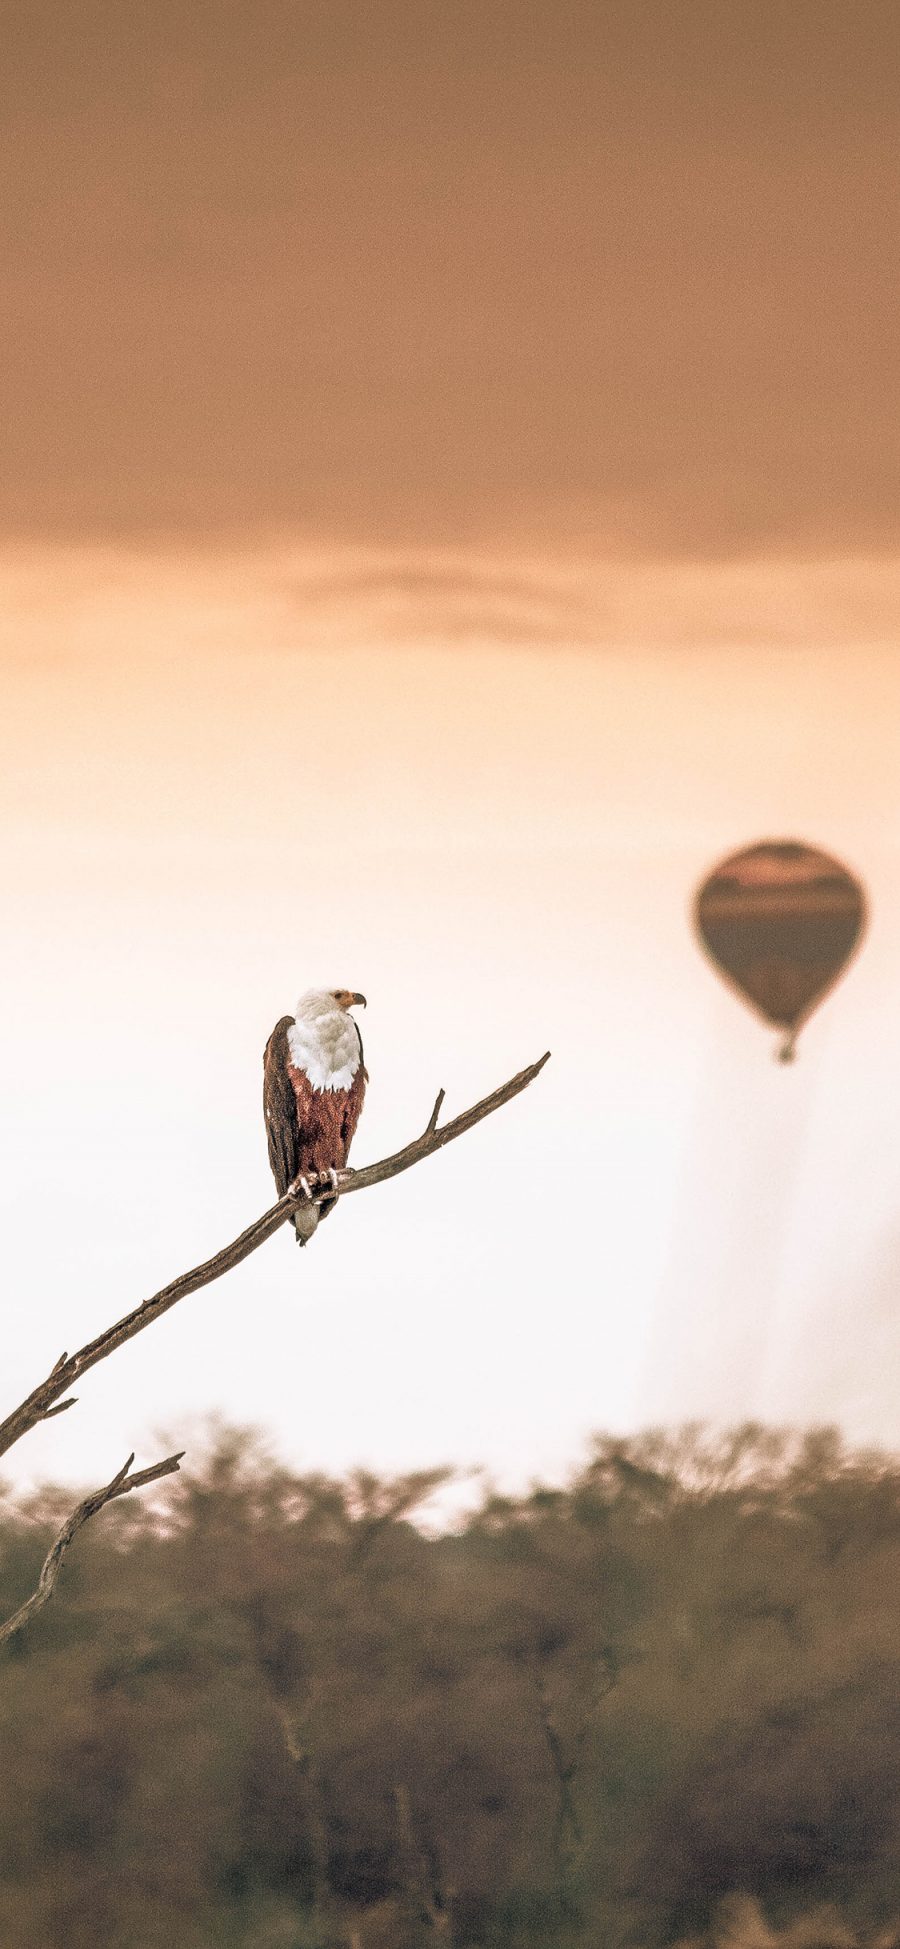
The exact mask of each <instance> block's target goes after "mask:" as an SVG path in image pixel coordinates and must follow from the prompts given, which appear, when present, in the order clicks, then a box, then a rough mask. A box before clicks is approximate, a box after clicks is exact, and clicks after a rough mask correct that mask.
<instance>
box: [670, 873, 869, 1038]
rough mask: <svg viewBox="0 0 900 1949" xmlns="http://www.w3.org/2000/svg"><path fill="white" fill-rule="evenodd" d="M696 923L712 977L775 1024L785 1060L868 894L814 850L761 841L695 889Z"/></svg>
mask: <svg viewBox="0 0 900 1949" xmlns="http://www.w3.org/2000/svg"><path fill="white" fill-rule="evenodd" d="M694 920H695V925H696V928H697V932H698V934H699V936H700V940H701V942H702V944H703V946H704V948H705V949H706V952H707V954H708V955H709V957H710V960H711V961H712V962H713V965H714V966H715V968H716V969H717V970H718V973H719V974H720V975H722V976H723V977H724V979H725V980H726V981H727V982H729V983H730V985H731V987H732V988H736V989H737V991H738V994H740V995H741V996H743V999H744V1001H746V1002H749V1004H750V1007H751V1008H754V1009H755V1010H756V1012H757V1014H758V1015H761V1016H762V1017H763V1019H764V1021H766V1022H771V1023H772V1025H773V1027H775V1028H778V1029H781V1030H782V1031H783V1032H784V1041H783V1042H782V1044H781V1047H780V1049H779V1051H778V1055H779V1059H780V1061H781V1062H791V1061H792V1059H793V1056H794V1053H795V1043H796V1039H797V1035H798V1033H799V1031H800V1029H801V1028H802V1026H803V1023H804V1022H805V1021H806V1020H807V1018H808V1017H809V1016H810V1015H811V1014H812V1012H813V1009H814V1008H816V1007H818V1004H819V1002H820V1001H821V1000H822V998H823V996H825V995H827V993H828V991H829V989H830V988H833V987H834V984H835V982H836V981H838V980H839V979H840V976H841V975H842V974H843V971H844V969H845V968H846V966H847V963H848V961H849V960H850V957H851V955H852V954H853V953H854V951H855V949H856V948H857V947H858V946H859V942H860V939H861V936H862V932H863V929H864V927H865V922H866V897H865V894H864V892H863V889H862V887H861V886H860V884H859V881H858V880H856V879H854V877H853V874H852V873H849V872H848V871H847V868H846V866H842V865H841V863H840V861H839V860H836V859H831V858H830V857H829V855H828V854H827V853H822V852H820V851H819V849H818V847H816V846H804V845H802V844H801V842H800V841H799V840H794V839H778V840H772V839H769V840H764V841H762V842H761V843H760V844H759V845H757V846H747V847H745V848H744V850H743V851H742V852H739V853H732V854H731V855H730V856H729V858H728V859H724V860H722V862H721V864H720V865H719V866H716V867H714V869H713V871H712V873H711V874H710V875H709V878H708V879H706V880H704V882H703V885H702V886H701V887H700V888H699V889H698V891H697V894H696V897H695V901H694Z"/></svg>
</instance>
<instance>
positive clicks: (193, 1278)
mask: <svg viewBox="0 0 900 1949" xmlns="http://www.w3.org/2000/svg"><path fill="white" fill-rule="evenodd" d="M548 1060H549V1050H548V1052H547V1055H544V1056H542V1057H541V1059H540V1061H539V1062H535V1063H531V1065H530V1066H529V1068H528V1069H522V1070H520V1071H519V1073H518V1075H517V1076H512V1077H510V1080H509V1082H508V1083H502V1084H501V1086H500V1088H499V1089H496V1090H492V1091H491V1094H490V1096H485V1097H482V1099H481V1101H480V1103H475V1104H473V1106H472V1108H471V1109H470V1110H464V1111H463V1112H462V1114H461V1115H460V1116H458V1117H452V1118H451V1119H450V1122H449V1123H445V1124H443V1125H441V1126H439V1125H438V1121H437V1119H438V1116H439V1114H440V1109H441V1104H442V1102H443V1097H444V1092H443V1090H441V1091H440V1093H439V1095H438V1098H437V1101H436V1103H435V1106H434V1109H433V1110H432V1113H431V1116H430V1117H429V1119H428V1123H427V1124H426V1126H425V1129H424V1131H423V1132H422V1135H421V1137H416V1138H414V1139H413V1141H412V1143H410V1144H407V1145H405V1147H404V1149H403V1150H398V1151H394V1153H393V1155H392V1156H390V1157H383V1158H381V1160H380V1161H379V1162H378V1163H377V1164H367V1165H365V1166H364V1167H363V1169H362V1170H360V1171H351V1170H344V1171H339V1172H338V1173H337V1184H336V1186H333V1185H332V1183H331V1182H330V1181H326V1182H325V1183H323V1184H321V1185H320V1186H319V1187H318V1188H317V1189H316V1190H314V1192H313V1201H314V1202H315V1203H316V1204H321V1203H322V1201H323V1199H325V1198H327V1199H329V1200H330V1199H332V1198H333V1197H334V1195H335V1190H336V1191H337V1192H338V1194H339V1195H340V1196H343V1197H346V1196H347V1195H348V1193H349V1192H351V1191H367V1190H368V1189H369V1187H370V1185H373V1184H383V1183H384V1182H385V1181H386V1179H387V1178H392V1177H397V1176H398V1175H399V1173H400V1172H401V1171H408V1170H410V1169H411V1167H412V1165H413V1164H419V1163H421V1162H422V1160H423V1159H424V1158H426V1157H430V1156H431V1155H432V1154H433V1152H434V1151H438V1150H442V1149H443V1147H444V1145H445V1144H450V1143H452V1142H453V1141H454V1139H455V1138H456V1137H462V1136H463V1135H464V1133H465V1132H466V1131H467V1130H472V1129H473V1128H474V1126H475V1124H476V1123H481V1121H482V1119H483V1118H484V1117H489V1116H491V1115H492V1113H493V1111H494V1110H499V1109H501V1108H502V1106H503V1104H504V1103H511V1102H512V1099H513V1097H515V1096H519V1095H520V1094H521V1092H522V1090H524V1089H527V1088H528V1085H529V1083H533V1082H534V1079H535V1077H536V1076H538V1075H540V1072H541V1070H542V1069H543V1067H544V1064H545V1063H546V1062H547V1061H548ZM301 1195H302V1193H301V1192H300V1191H299V1190H298V1191H293V1190H290V1189H289V1190H288V1191H287V1192H286V1193H285V1195H284V1197H283V1198H279V1200H278V1203H277V1204H276V1205H272V1206H271V1207H270V1209H269V1210H268V1211H264V1212H263V1214H262V1217H261V1218H257V1219H256V1220H255V1221H254V1223H253V1224H252V1225H248V1227H247V1230H246V1231H245V1232H242V1233H241V1235H240V1237H239V1238H236V1239H235V1240H234V1241H233V1243H232V1244H231V1245H226V1246H225V1247H224V1248H223V1250H222V1251H221V1252H217V1253H216V1254H215V1256H214V1257H213V1258H211V1259H207V1260H205V1262H204V1263H203V1265H199V1266H194V1268H193V1270H192V1271H190V1272H183V1273H182V1274H181V1275H180V1277H179V1278H177V1279H173V1280H172V1282H171V1284H170V1285H168V1286H163V1287H162V1289H161V1290H160V1291H159V1292H158V1293H154V1294H153V1295H152V1297H151V1298H150V1299H145V1300H143V1301H142V1303H141V1305H140V1306H136V1307H135V1308H134V1310H133V1312H131V1313H126V1315H125V1317H124V1319H121V1320H118V1321H117V1322H116V1324H115V1325H114V1326H110V1327H107V1328H106V1330H105V1332H103V1333H100V1334H98V1336H97V1338H96V1339H95V1340H89V1341H88V1342H87V1345H86V1346H83V1347H81V1348H80V1349H79V1351H78V1353H74V1354H72V1355H71V1357H70V1356H69V1355H68V1354H61V1355H60V1358H59V1359H58V1360H57V1362H56V1364H55V1366H54V1367H53V1368H52V1369H51V1371H50V1373H49V1374H48V1376H47V1378H46V1380H44V1381H41V1383H40V1385H39V1386H38V1387H36V1388H34V1389H33V1390H32V1392H31V1393H30V1394H29V1395H28V1396H27V1397H26V1399H25V1400H24V1401H22V1402H21V1403H20V1405H19V1406H18V1407H17V1408H14V1409H13V1411H12V1413H11V1414H9V1415H7V1418H6V1420H5V1421H3V1422H2V1423H0V1455H5V1454H6V1452H7V1450H8V1449H10V1448H12V1446H13V1444H14V1442H17V1441H20V1440H21V1438H22V1436H23V1435H25V1434H27V1433H28V1432H29V1430H30V1429H31V1428H35V1427H37V1425H38V1423H39V1422H41V1421H46V1420H47V1419H48V1418H49V1416H50V1415H52V1414H54V1413H58V1412H59V1411H60V1410H59V1408H58V1406H57V1405H56V1404H57V1403H58V1402H59V1401H60V1397H61V1396H62V1395H64V1394H67V1393H68V1390H69V1388H70V1387H71V1386H72V1385H73V1383H74V1382H75V1381H76V1380H79V1379H80V1378H81V1376H82V1374H85V1373H87V1371H88V1369H89V1368H91V1367H96V1365H97V1362H98V1361H100V1360H105V1359H106V1358H107V1357H108V1355H109V1354H111V1353H115V1351H116V1349H117V1348H118V1347H121V1346H124V1344H125V1342H126V1340H133V1339H134V1336H135V1334H136V1333H142V1332H143V1330H144V1328H145V1327H148V1326H152V1325H153V1323H154V1321H155V1320H158V1319H161V1317H162V1315H163V1313H167V1312H168V1311H169V1309H170V1307H172V1306H175V1305H177V1303H178V1301H179V1300H180V1299H186V1298H187V1297H188V1295H189V1294H190V1293H195V1292H199V1290H200V1288H201V1287H202V1286H209V1285H211V1284H212V1282H213V1280H214V1279H221V1278H222V1276H223V1274H224V1273H226V1272H231V1271H232V1269H233V1267H234V1266H237V1265H240V1264H241V1261H242V1260H243V1259H247V1258H249V1256H250V1254H251V1252H256V1251H257V1250H258V1248H259V1247H260V1246H261V1245H264V1244H265V1242H266V1239H269V1238H271V1237H272V1235H273V1233H275V1232H277V1231H278V1230H279V1227H280V1226H282V1225H283V1224H285V1222H286V1221H287V1219H288V1218H290V1216H291V1213H292V1212H293V1211H294V1209H295V1207H296V1206H297V1204H298V1203H299V1200H300V1197H301ZM67 1405H68V1404H67ZM136 1480H137V1478H134V1479H133V1480H132V1481H131V1482H130V1483H129V1484H128V1485H127V1486H128V1487H134V1486H135V1483H136ZM116 1493H121V1491H117V1492H116ZM107 1500H108V1497H107ZM85 1520H86V1518H85V1517H82V1518H81V1521H82V1522H84V1521H85Z"/></svg>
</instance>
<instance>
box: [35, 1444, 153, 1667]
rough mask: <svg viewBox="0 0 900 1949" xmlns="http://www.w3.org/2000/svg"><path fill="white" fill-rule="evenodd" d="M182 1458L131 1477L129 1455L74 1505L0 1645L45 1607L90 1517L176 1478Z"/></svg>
mask: <svg viewBox="0 0 900 1949" xmlns="http://www.w3.org/2000/svg"><path fill="white" fill-rule="evenodd" d="M183 1454H184V1449H182V1450H181V1453H180V1454H178V1455H167V1456H166V1459H165V1461H164V1462H154V1464H153V1466H152V1468H149V1469H138V1470H137V1472H136V1473H135V1474H134V1475H132V1474H131V1473H130V1469H131V1464H132V1462H133V1461H134V1456H133V1455H129V1457H128V1460H127V1462H126V1463H125V1466H124V1468H121V1469H120V1470H119V1472H118V1475H114V1476H113V1479H112V1481H111V1482H107V1484H106V1487H105V1489H95V1490H94V1492H93V1494H92V1495H89V1496H85V1499H84V1501H83V1502H80V1503H79V1504H78V1508H77V1509H73V1511H72V1514H71V1516H67V1517H66V1520H65V1522H64V1523H63V1526H62V1529H61V1530H60V1532H59V1535H58V1536H57V1538H56V1541H55V1542H54V1543H53V1544H52V1545H51V1548H50V1549H49V1550H48V1552H47V1555H46V1557H45V1558H44V1566H43V1569H42V1571H41V1574H40V1576H39V1578H38V1580H37V1584H36V1586H35V1589H34V1590H33V1592H32V1594H31V1596H30V1597H29V1598H28V1599H27V1600H26V1602H25V1603H24V1604H22V1605H21V1606H20V1608H19V1610H17V1611H14V1613H13V1615H12V1617H8V1618H7V1620H6V1623H5V1624H0V1645H2V1644H6V1643H7V1641H8V1639H10V1638H13V1637H15V1634H16V1632H17V1631H21V1630H22V1628H23V1626H24V1625H26V1624H29V1623H30V1621H31V1619H32V1618H33V1617H34V1615H35V1612H36V1611H41V1610H43V1608H44V1605H45V1604H49V1602H50V1599H51V1597H52V1596H53V1592H54V1590H55V1589H56V1584H57V1580H58V1578H59V1573H60V1571H61V1569H62V1566H63V1559H64V1557H65V1554H66V1551H67V1549H68V1547H69V1544H70V1543H71V1541H72V1538H73V1537H74V1536H75V1535H77V1533H78V1531H79V1530H80V1529H81V1526H82V1524H83V1523H86V1522H89V1521H90V1518H91V1517H92V1516H96V1515H97V1513H98V1511H99V1510H101V1509H104V1508H105V1507H106V1504H107V1503H108V1502H113V1501H114V1500H115V1498H116V1496H126V1495H128V1493H129V1491H130V1490H131V1489H145V1488H146V1487H147V1484H148V1482H159V1481H160V1480H161V1478H162V1477H163V1476H164V1475H177V1473H178V1466H179V1463H180V1461H181V1457H182V1455H183Z"/></svg>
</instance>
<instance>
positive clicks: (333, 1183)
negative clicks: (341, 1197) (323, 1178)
mask: <svg viewBox="0 0 900 1949" xmlns="http://www.w3.org/2000/svg"><path fill="white" fill-rule="evenodd" d="M328 1176H329V1177H330V1179H331V1189H332V1191H333V1192H334V1194H335V1196H337V1193H338V1191H339V1190H340V1186H339V1184H338V1174H337V1171H336V1170H335V1168H334V1165H333V1164H332V1165H331V1167H330V1169H329V1172H328Z"/></svg>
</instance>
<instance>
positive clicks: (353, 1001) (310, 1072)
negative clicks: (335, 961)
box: [288, 988, 366, 1090]
mask: <svg viewBox="0 0 900 1949" xmlns="http://www.w3.org/2000/svg"><path fill="white" fill-rule="evenodd" d="M365 1005H366V998H365V995H357V994H355V993H354V991H353V989H352V988H308V989H307V991H306V993H305V995H301V997H300V1000H299V1001H298V1003H297V1009H296V1015H295V1019H294V1021H293V1022H292V1024H291V1027H290V1028H289V1029H288V1048H289V1050H290V1056H291V1061H292V1063H293V1064H294V1066H295V1068H297V1069H302V1070H303V1071H304V1073H305V1075H307V1076H308V1077H309V1080H310V1082H311V1083H312V1086H313V1089H316V1090H348V1089H349V1088H350V1085H351V1083H352V1081H353V1078H354V1076H355V1075H356V1072H357V1070H358V1068H359V1065H360V1062H361V1060H362V1045H361V1043H360V1039H359V1030H358V1028H357V1026H356V1023H355V1022H354V1020H353V1017H352V1015H350V1013H349V1010H350V1009H351V1008H356V1007H360V1008H365Z"/></svg>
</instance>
